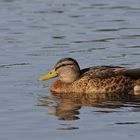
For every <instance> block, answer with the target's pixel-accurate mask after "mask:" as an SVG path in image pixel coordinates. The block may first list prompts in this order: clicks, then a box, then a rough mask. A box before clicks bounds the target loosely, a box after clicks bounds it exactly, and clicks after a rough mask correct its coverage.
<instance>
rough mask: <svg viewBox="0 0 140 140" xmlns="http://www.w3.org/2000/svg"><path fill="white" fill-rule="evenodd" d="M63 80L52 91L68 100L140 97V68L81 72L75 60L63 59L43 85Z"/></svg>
mask: <svg viewBox="0 0 140 140" xmlns="http://www.w3.org/2000/svg"><path fill="white" fill-rule="evenodd" d="M55 77H59V79H57V80H56V81H54V82H53V83H52V84H51V86H50V91H51V92H52V93H55V94H60V95H65V96H69V95H72V96H79V95H80V96H87V97H93V98H98V97H106V96H108V97H109V96H114V95H119V96H120V95H128V94H132V95H140V68H126V67H122V66H108V65H103V66H93V67H89V68H84V69H81V68H80V66H79V64H78V62H77V61H76V60H75V59H73V58H62V59H60V60H59V61H58V62H57V63H56V64H55V66H54V68H53V69H52V70H51V71H50V72H49V73H47V74H44V75H43V76H41V77H39V78H38V80H39V81H45V80H49V79H51V78H55Z"/></svg>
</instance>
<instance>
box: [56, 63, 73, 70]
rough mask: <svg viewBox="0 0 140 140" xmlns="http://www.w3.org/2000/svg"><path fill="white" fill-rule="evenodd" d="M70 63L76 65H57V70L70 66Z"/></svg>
mask: <svg viewBox="0 0 140 140" xmlns="http://www.w3.org/2000/svg"><path fill="white" fill-rule="evenodd" d="M70 65H74V64H62V65H60V66H57V67H55V70H58V69H59V68H61V67H65V66H70Z"/></svg>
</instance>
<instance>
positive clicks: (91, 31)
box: [0, 0, 140, 140]
mask: <svg viewBox="0 0 140 140" xmlns="http://www.w3.org/2000/svg"><path fill="white" fill-rule="evenodd" d="M139 17H140V0H133V1H132V0H102V1H99V0H0V139H1V140H19V139H20V140H22V139H26V140H32V139H33V140H46V139H49V140H72V139H79V140H85V139H93V138H94V139H105V140H112V139H114V140H118V139H123V140H124V139H127V140H132V139H133V140H134V139H135V140H137V139H139V137H140V102H139V101H138V100H137V101H131V100H130V101H114V102H111V101H108V100H107V101H101V102H97V101H86V102H84V101H83V102H82V101H79V100H76V99H75V100H69V99H67V100H66V99H65V100H61V99H55V98H53V97H52V96H51V94H50V92H49V89H48V87H49V85H50V83H51V82H52V81H51V80H50V81H48V82H38V81H37V80H36V79H37V78H38V77H39V76H40V75H42V74H43V73H45V72H47V71H49V70H50V69H51V68H52V67H53V65H54V64H55V63H56V61H57V60H58V59H60V58H62V57H74V58H76V59H77V60H78V62H79V63H80V66H81V67H82V68H83V67H88V66H91V65H105V64H111V65H121V66H127V67H140V18H139Z"/></svg>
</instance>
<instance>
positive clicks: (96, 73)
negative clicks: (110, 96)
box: [81, 66, 140, 79]
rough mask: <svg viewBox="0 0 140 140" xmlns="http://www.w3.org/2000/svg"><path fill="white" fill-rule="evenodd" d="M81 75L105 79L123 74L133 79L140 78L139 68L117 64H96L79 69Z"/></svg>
mask: <svg viewBox="0 0 140 140" xmlns="http://www.w3.org/2000/svg"><path fill="white" fill-rule="evenodd" d="M81 73H82V76H89V77H92V78H100V79H105V78H109V77H115V76H118V75H123V76H127V77H131V78H134V79H139V78H140V68H135V69H128V68H125V67H119V66H97V67H91V68H86V69H83V70H81Z"/></svg>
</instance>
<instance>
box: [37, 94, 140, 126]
mask: <svg viewBox="0 0 140 140" xmlns="http://www.w3.org/2000/svg"><path fill="white" fill-rule="evenodd" d="M40 105H41V106H45V107H49V108H51V113H49V115H53V116H56V117H58V119H59V120H78V119H80V109H81V108H82V107H85V106H87V107H89V106H90V107H96V108H98V110H95V111H93V112H94V113H114V112H119V110H118V109H121V108H126V107H132V110H131V111H133V112H135V111H137V112H140V109H139V107H140V97H139V96H129V97H127V98H125V99H124V98H122V99H119V100H114V99H112V100H111V99H109V100H108V99H98V100H97V99H96V100H95V99H88V100H87V99H86V98H61V97H58V96H51V97H49V96H46V97H42V98H40ZM118 123H119V122H118ZM68 128H69V129H73V127H68ZM74 129H75V128H74Z"/></svg>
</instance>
